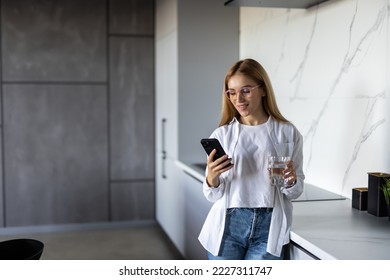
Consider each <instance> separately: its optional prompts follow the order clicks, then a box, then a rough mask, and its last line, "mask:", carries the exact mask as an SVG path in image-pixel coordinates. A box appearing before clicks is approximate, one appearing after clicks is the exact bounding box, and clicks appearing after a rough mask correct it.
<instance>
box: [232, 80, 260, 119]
mask: <svg viewBox="0 0 390 280" xmlns="http://www.w3.org/2000/svg"><path fill="white" fill-rule="evenodd" d="M226 94H227V95H228V98H229V99H230V101H231V102H232V104H233V106H234V107H235V108H236V110H237V111H238V112H239V113H240V115H241V116H242V117H244V118H247V117H249V118H259V117H261V116H263V115H264V109H263V104H262V98H263V96H264V95H265V94H264V91H263V89H262V88H261V87H259V86H258V85H257V84H256V83H255V82H254V81H253V80H251V79H249V78H248V77H246V76H245V75H242V74H239V73H237V74H235V75H233V76H232V77H231V78H230V79H229V81H228V89H227V93H226Z"/></svg>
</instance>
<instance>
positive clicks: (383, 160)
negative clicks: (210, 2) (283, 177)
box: [240, 0, 390, 197]
mask: <svg viewBox="0 0 390 280" xmlns="http://www.w3.org/2000/svg"><path fill="white" fill-rule="evenodd" d="M389 7H390V1H389V0H373V1H358V0H350V1H330V2H327V3H324V4H321V5H319V6H316V7H313V8H311V9H308V10H294V9H270V8H242V9H241V11H240V13H241V17H240V18H241V21H240V29H241V30H240V57H242V58H244V57H253V58H255V59H257V60H259V61H260V62H261V63H262V64H263V65H264V66H265V68H266V69H267V71H268V73H269V74H270V77H271V80H272V81H273V85H274V89H275V93H276V98H277V100H278V103H279V105H280V108H281V111H282V112H283V114H285V115H286V116H287V117H288V118H289V119H290V120H291V121H292V122H293V123H294V124H295V125H296V126H297V127H298V129H299V130H300V131H301V133H302V134H303V136H304V171H305V173H306V181H307V182H309V183H311V184H314V185H317V186H320V187H322V188H324V189H328V190H330V191H333V192H336V193H340V194H342V195H344V196H346V197H351V195H352V190H351V189H352V188H354V187H359V186H367V172H387V173H388V172H390V157H389V153H388V152H386V151H388V150H389V148H388V146H389V145H388V144H387V143H386V136H388V135H389V132H388V131H390V123H389V121H390V115H389V114H388V110H387V109H386V104H389V94H388V92H389V79H388V77H389V76H390V73H389V62H388V59H387V60H386V58H388V57H389V55H390V54H389V36H388V34H389V28H390V23H389V13H390V12H389V11H390V9H389Z"/></svg>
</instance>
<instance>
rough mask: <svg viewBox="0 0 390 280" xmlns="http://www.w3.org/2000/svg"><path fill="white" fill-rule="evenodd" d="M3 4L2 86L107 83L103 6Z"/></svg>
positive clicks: (15, 0) (71, 0)
mask: <svg viewBox="0 0 390 280" xmlns="http://www.w3.org/2000/svg"><path fill="white" fill-rule="evenodd" d="M1 4H2V24H1V31H2V40H1V42H2V55H3V56H2V62H3V70H2V71H3V80H5V81H93V82H96V81H97V82H101V81H106V80H107V74H106V73H107V67H106V60H107V58H106V45H107V41H106V40H107V38H106V33H107V31H106V26H107V23H106V22H107V18H106V1H105V0H83V1H78V0H68V1H56V0H43V1H27V2H26V1H23V0H4V1H2V2H1Z"/></svg>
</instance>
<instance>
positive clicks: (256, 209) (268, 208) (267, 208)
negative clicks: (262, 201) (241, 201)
mask: <svg viewBox="0 0 390 280" xmlns="http://www.w3.org/2000/svg"><path fill="white" fill-rule="evenodd" d="M232 208H237V209H245V210H249V211H253V212H261V211H266V212H272V211H273V210H274V208H272V207H256V208H246V207H232ZM232 208H228V209H232Z"/></svg>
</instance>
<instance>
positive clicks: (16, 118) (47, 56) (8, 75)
mask: <svg viewBox="0 0 390 280" xmlns="http://www.w3.org/2000/svg"><path fill="white" fill-rule="evenodd" d="M0 5H1V14H2V25H1V31H2V32H1V43H2V52H1V61H2V62H3V64H2V77H1V81H0V83H1V89H2V91H1V93H0V94H1V95H2V96H1V98H0V99H1V100H2V104H1V110H2V112H1V113H2V116H3V118H2V119H1V121H2V123H1V126H0V128H1V134H2V137H1V139H0V141H3V143H0V144H1V145H2V147H4V148H3V149H2V150H1V152H0V156H1V161H0V165H2V166H0V179H1V180H0V227H20V226H39V225H62V224H75V223H96V222H99V223H100V222H111V221H134V220H137V221H138V220H153V219H154V218H155V206H154V203H155V199H154V195H155V190H154V176H155V174H154V173H155V170H154V167H155V163H154V156H155V151H154V138H155V133H154V107H155V101H154V81H155V80H154V0H131V1H128V0H109V1H105V0H85V1H77V0H70V1H56V0H46V1H38V0H33V1H27V2H26V1H21V0H4V1H1V4H0ZM1 153H2V154H1ZM3 171H4V174H2V172H3ZM3 183H4V184H3ZM3 210H4V211H3Z"/></svg>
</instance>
